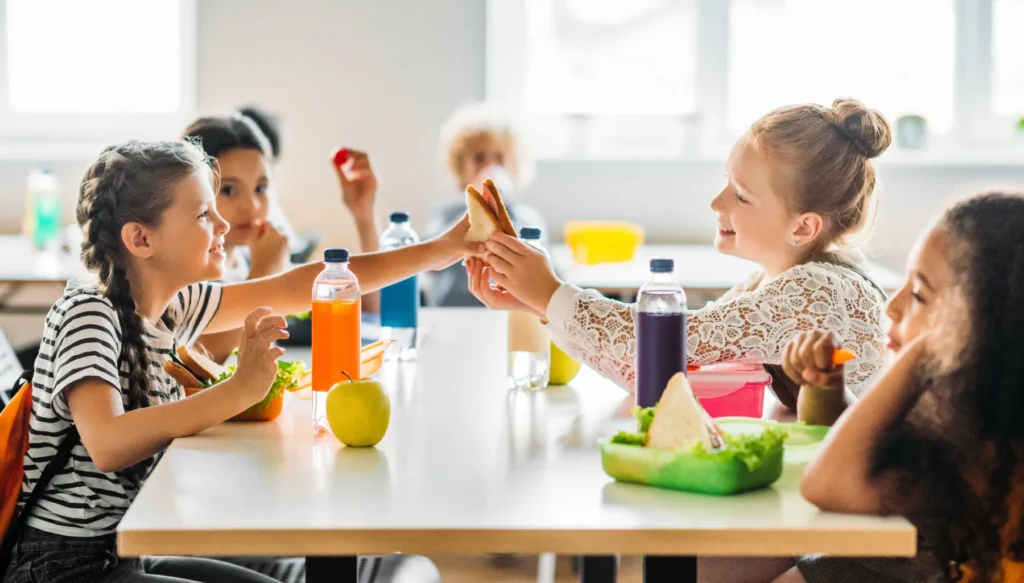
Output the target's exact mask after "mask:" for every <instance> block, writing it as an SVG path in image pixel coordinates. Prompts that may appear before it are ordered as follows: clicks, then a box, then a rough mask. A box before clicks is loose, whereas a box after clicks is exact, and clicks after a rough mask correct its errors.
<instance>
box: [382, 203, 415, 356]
mask: <svg viewBox="0 0 1024 583" xmlns="http://www.w3.org/2000/svg"><path fill="white" fill-rule="evenodd" d="M419 242H420V238H419V236H418V235H416V231H413V230H412V226H411V225H410V224H409V213H404V212H394V213H391V224H390V225H388V228H387V229H385V230H384V232H383V233H382V234H381V236H380V248H381V249H382V250H388V249H398V248H399V247H405V246H407V245H415V244H416V243H419ZM419 312H420V287H419V278H418V277H416V276H415V275H414V276H412V277H410V278H408V279H404V280H402V281H400V282H398V283H393V284H391V285H389V286H387V287H385V288H384V289H382V290H380V325H381V327H382V330H381V335H382V336H383V337H384V338H394V339H395V343H394V344H393V345H392V346H391V349H390V350H389V351H388V354H387V355H386V357H387V358H394V357H395V356H398V358H399V360H414V359H415V358H416V341H417V337H416V327H417V326H418V325H419Z"/></svg>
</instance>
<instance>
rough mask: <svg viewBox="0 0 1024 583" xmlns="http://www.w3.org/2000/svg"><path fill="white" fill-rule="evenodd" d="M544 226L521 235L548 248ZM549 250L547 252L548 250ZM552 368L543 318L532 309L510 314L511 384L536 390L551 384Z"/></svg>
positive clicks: (509, 373)
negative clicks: (531, 311)
mask: <svg viewBox="0 0 1024 583" xmlns="http://www.w3.org/2000/svg"><path fill="white" fill-rule="evenodd" d="M540 235H541V232H540V229H538V228H537V227H523V228H522V230H521V231H519V238H520V239H522V241H523V242H524V243H526V244H527V245H529V246H531V247H533V248H535V249H539V250H540V251H541V252H544V248H543V247H541V245H540ZM545 253H546V252H545ZM550 368H551V338H550V336H549V335H548V331H547V329H546V328H544V325H543V324H541V321H540V318H538V317H537V316H536V315H534V314H531V313H529V312H520V311H512V312H509V314H508V382H509V385H510V386H511V388H513V389H518V390H526V391H535V390H539V389H543V388H544V387H546V386H548V376H549V374H550Z"/></svg>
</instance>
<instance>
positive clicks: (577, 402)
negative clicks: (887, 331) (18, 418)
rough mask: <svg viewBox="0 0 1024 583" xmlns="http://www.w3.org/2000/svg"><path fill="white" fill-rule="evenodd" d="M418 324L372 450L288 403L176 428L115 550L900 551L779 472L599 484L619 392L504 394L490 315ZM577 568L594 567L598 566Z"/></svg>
mask: <svg viewBox="0 0 1024 583" xmlns="http://www.w3.org/2000/svg"><path fill="white" fill-rule="evenodd" d="M422 320H423V322H424V325H425V327H427V328H428V341H427V342H426V343H425V345H424V346H423V347H422V349H421V351H420V360H419V363H418V364H402V365H398V364H397V363H388V364H387V365H386V366H385V367H384V369H382V371H381V373H380V374H381V377H382V380H383V381H384V382H385V383H386V385H387V386H388V387H389V389H390V391H391V399H392V407H393V415H392V421H391V427H390V430H389V432H388V434H387V436H386V437H385V438H384V441H382V442H381V444H380V445H379V446H378V447H377V448H376V449H363V450H360V449H348V448H344V447H342V446H341V445H340V444H339V443H338V442H337V441H335V440H334V438H332V437H330V436H328V437H325V438H321V439H314V438H313V436H312V432H311V428H310V419H309V417H310V405H309V403H308V402H305V401H299V400H297V399H293V400H290V402H289V403H288V404H287V406H286V410H285V412H284V414H283V415H282V417H281V418H280V419H278V420H277V421H276V422H273V423H265V424H230V423H229V424H225V425H222V426H219V427H215V428H213V429H210V430H209V431H206V432H203V433H202V434H200V435H198V436H195V437H190V438H186V439H179V440H176V441H175V442H174V443H173V444H172V445H171V447H170V448H169V450H168V451H167V453H166V454H165V455H164V457H163V459H162V460H161V461H160V463H159V464H158V465H157V467H156V469H155V470H154V472H153V474H152V476H151V477H150V478H149V480H148V482H147V483H146V485H145V487H144V488H143V489H142V492H141V493H140V494H139V496H138V498H137V499H136V501H135V503H134V504H133V505H132V507H131V508H130V509H129V510H128V513H127V515H126V516H125V517H124V519H123V520H122V521H121V524H120V526H119V527H118V549H119V552H120V553H121V554H122V555H127V556H136V555H143V554H156V555H177V554H185V555H206V556H217V555H267V554H270V555H289V556H307V557H313V558H312V559H310V561H309V562H308V563H307V565H308V570H309V577H310V579H309V581H310V583H316V581H317V577H319V576H320V575H318V574H320V573H323V574H324V576H325V577H327V576H328V575H329V576H330V577H331V580H334V581H337V580H339V579H338V576H339V575H338V573H339V570H344V572H345V574H346V576H348V574H349V573H351V577H354V573H355V559H354V555H357V554H380V553H392V552H398V551H401V552H406V553H460V554H485V553H523V554H535V553H542V552H556V553H565V554H576V555H611V554H616V553H621V554H640V555H689V556H690V558H688V559H682V566H680V563H679V561H680V560H679V559H654V560H652V561H654V562H652V565H653V564H660V565H662V566H663V567H666V568H670V569H673V570H674V574H675V579H673V580H676V581H678V580H679V579H678V578H679V577H680V575H681V574H686V573H687V572H689V574H690V575H693V573H694V572H695V565H696V562H695V559H693V558H692V557H693V556H696V555H737V556H739V555H747V556H764V555H773V556H790V555H799V554H803V553H833V554H836V555H882V556H911V555H913V554H914V553H915V543H916V539H915V531H914V529H913V527H911V526H910V525H909V524H908V523H907V522H906V521H904V520H902V519H899V518H877V517H865V516H843V515H835V514H823V513H821V512H819V511H818V510H816V509H815V508H814V507H812V506H811V505H810V504H808V503H807V502H806V501H804V500H803V499H802V498H801V497H800V495H799V493H798V489H797V483H798V473H799V468H796V467H791V468H787V471H786V473H785V475H784V476H783V478H782V480H781V481H780V482H779V483H778V484H776V485H775V486H774V487H772V488H769V489H766V490H762V491H760V492H755V493H750V494H747V495H742V496H736V497H728V498H715V497H708V496H699V495H691V494H685V493H680V492H673V491H667V490H658V489H654V488H647V487H643V486H635V485H627V484H619V483H615V482H613V481H612V480H611V479H610V478H608V477H607V476H606V475H605V474H604V473H603V472H602V470H601V464H600V456H599V452H598V450H597V447H596V443H595V442H596V440H597V439H598V438H599V437H601V436H606V435H609V434H611V433H613V432H614V431H616V430H618V429H624V428H626V427H627V426H628V425H629V424H630V421H629V420H628V419H627V418H623V417H616V414H617V413H621V411H622V410H623V406H624V405H625V406H628V405H629V402H628V401H629V400H628V398H627V395H626V393H625V392H624V391H622V390H620V389H618V388H617V387H615V386H614V385H612V384H611V383H610V382H608V381H606V380H604V379H601V378H599V377H597V376H596V374H595V373H593V372H591V371H589V370H586V369H585V373H582V374H581V376H580V377H579V378H578V379H577V380H576V381H574V382H573V383H572V385H571V386H568V387H553V388H549V389H548V390H546V391H543V392H538V393H510V392H509V391H508V390H507V389H506V378H505V368H506V364H505V350H506V341H505V334H506V332H505V330H506V327H505V321H506V320H505V316H504V315H503V314H501V313H499V312H488V311H484V310H482V309H480V310H477V309H443V310H424V312H423V313H422ZM308 354H309V352H308V351H302V350H300V351H293V353H292V354H291V356H292V357H293V358H294V357H308ZM286 358H287V357H286ZM317 557H319V558H317ZM341 557H345V558H341ZM657 561H661V563H657ZM584 565H585V566H584V574H589V575H588V576H590V577H595V576H600V575H606V574H607V573H606V572H599V573H597V574H595V571H594V570H593V569H594V568H596V566H604V567H610V566H613V565H614V562H613V561H612V560H611V559H608V558H605V559H595V560H590V561H585V562H584ZM652 568H653V567H652ZM687 569H689V571H687ZM320 580H326V578H325V579H320ZM342 580H351V581H354V579H352V578H350V579H342ZM593 580H597V579H593ZM602 580H608V579H602ZM652 580H653V579H652ZM684 580H686V579H684ZM690 580H694V579H690Z"/></svg>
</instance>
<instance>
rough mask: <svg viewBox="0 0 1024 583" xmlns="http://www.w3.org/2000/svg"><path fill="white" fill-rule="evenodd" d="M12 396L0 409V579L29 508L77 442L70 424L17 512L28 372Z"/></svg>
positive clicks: (27, 406) (25, 442) (28, 416)
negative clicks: (69, 427)
mask: <svg viewBox="0 0 1024 583" xmlns="http://www.w3.org/2000/svg"><path fill="white" fill-rule="evenodd" d="M11 392H13V394H14V396H13V397H12V398H11V400H10V402H9V403H7V405H5V406H4V408H3V410H0V537H2V539H3V544H0V581H2V580H3V578H4V575H5V574H6V571H7V567H8V566H9V565H10V564H11V555H12V553H13V551H14V545H15V544H16V543H17V542H18V536H19V535H20V534H21V531H22V529H23V528H24V527H25V521H26V520H27V519H28V515H29V514H30V513H31V511H32V508H34V507H35V505H36V504H37V503H38V502H39V498H40V496H42V494H43V492H45V491H46V488H47V486H49V485H50V481H51V480H53V476H54V475H55V474H56V473H57V472H59V471H60V470H62V469H64V466H66V465H67V464H68V460H69V459H70V458H71V450H72V449H74V447H75V446H76V445H78V442H79V436H78V429H77V428H75V427H74V426H72V427H71V430H70V431H68V434H67V435H65V436H64V439H63V440H61V442H60V445H59V446H58V448H57V454H56V455H55V456H54V457H53V459H52V460H51V461H50V463H48V464H47V465H46V467H44V468H43V474H42V476H40V478H39V481H38V482H37V483H36V485H35V488H33V489H32V493H31V494H29V496H28V499H27V500H26V501H25V504H24V506H22V508H21V512H18V500H19V499H20V498H21V485H22V483H23V480H24V477H25V454H26V453H28V425H29V420H30V419H31V418H32V374H31V373H29V372H24V373H22V374H21V375H20V377H19V378H18V379H17V381H16V382H15V384H14V388H12V390H11Z"/></svg>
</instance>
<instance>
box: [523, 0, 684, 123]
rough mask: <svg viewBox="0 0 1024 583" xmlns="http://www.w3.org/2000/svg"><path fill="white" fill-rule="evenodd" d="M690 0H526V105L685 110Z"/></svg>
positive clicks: (544, 109) (567, 109)
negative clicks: (627, 0) (527, 32)
mask: <svg viewBox="0 0 1024 583" xmlns="http://www.w3.org/2000/svg"><path fill="white" fill-rule="evenodd" d="M694 8H695V2H693V1H688V0H634V1H631V2H622V1H621V0H555V1H554V2H549V1H544V0H540V1H538V0H532V1H529V2H527V9H526V17H527V19H528V24H527V26H528V27H529V30H530V34H531V42H529V43H528V44H527V61H526V75H527V78H526V108H527V110H528V111H530V112H532V113H538V114H590V115H639V114H662V115H680V114H684V113H690V112H691V111H693V105H694V104H693V86H694V73H695V71H694V65H695V64H696V59H695V58H694V56H695V55H696V52H697V50H696V49H697V47H696V44H697V43H696V34H695V32H696V21H695V16H696V12H695V10H694Z"/></svg>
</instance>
